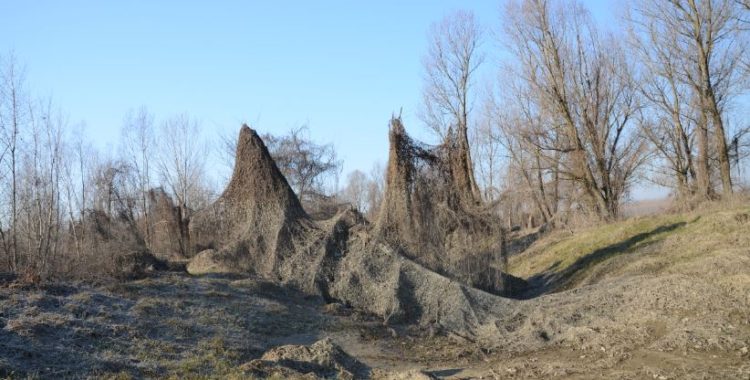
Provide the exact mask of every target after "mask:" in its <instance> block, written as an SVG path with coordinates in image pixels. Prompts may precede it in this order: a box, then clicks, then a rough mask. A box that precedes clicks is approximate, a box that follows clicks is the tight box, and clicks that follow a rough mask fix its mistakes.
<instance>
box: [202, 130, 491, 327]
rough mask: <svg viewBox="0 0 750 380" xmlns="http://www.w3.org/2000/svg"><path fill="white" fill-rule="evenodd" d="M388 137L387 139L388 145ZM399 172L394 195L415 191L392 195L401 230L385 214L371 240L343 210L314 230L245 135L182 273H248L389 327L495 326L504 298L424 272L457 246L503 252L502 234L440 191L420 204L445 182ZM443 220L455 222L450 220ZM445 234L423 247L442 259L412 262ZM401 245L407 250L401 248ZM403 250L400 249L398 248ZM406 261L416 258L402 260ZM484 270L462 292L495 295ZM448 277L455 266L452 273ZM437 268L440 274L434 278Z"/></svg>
mask: <svg viewBox="0 0 750 380" xmlns="http://www.w3.org/2000/svg"><path fill="white" fill-rule="evenodd" d="M398 123H399V124H398V125H400V122H398ZM394 130H395V128H394ZM394 136H396V135H395V134H394V132H392V138H393V137H394ZM398 136H405V134H403V133H402V134H399V135H398ZM398 146H401V145H397V148H396V149H400V148H398ZM392 150H393V148H392ZM436 157H437V156H436ZM394 159H395V163H394V165H398V164H402V163H405V165H412V163H411V161H404V160H405V159H403V157H402V156H401V155H399V156H396V157H395V158H394ZM405 170H407V171H408V172H404V173H401V172H399V173H400V174H403V176H400V177H396V174H395V173H394V174H393V175H392V176H391V185H392V187H393V189H394V190H393V191H396V190H395V188H396V187H397V186H398V184H401V185H403V186H402V190H404V189H406V190H407V191H408V189H410V188H412V186H411V185H409V184H405V185H404V182H398V181H400V180H408V181H411V180H412V179H418V180H417V181H416V183H418V185H416V187H417V188H418V189H419V191H416V192H413V193H409V194H405V195H403V196H401V197H399V196H397V195H391V200H390V201H389V203H387V205H386V206H385V207H386V209H389V208H393V209H394V210H395V209H396V208H398V207H399V206H398V204H397V203H394V202H400V201H402V200H403V201H404V202H410V203H409V204H410V205H411V206H408V207H407V208H406V210H407V212H409V213H410V214H409V215H408V216H405V219H403V220H401V221H398V220H396V219H395V218H397V217H401V216H402V215H398V214H395V211H394V212H386V213H385V214H386V215H387V216H386V217H384V219H382V220H381V221H379V223H378V228H380V229H379V231H381V233H375V234H373V233H372V230H371V228H370V227H369V226H368V225H367V224H366V222H365V221H364V218H363V217H362V216H361V215H360V214H359V213H358V212H356V211H355V210H345V211H343V212H341V213H339V214H338V215H337V216H336V217H334V218H333V219H331V220H328V221H325V222H321V223H314V222H313V221H312V220H311V219H310V218H309V217H308V216H307V214H306V213H305V212H304V210H303V209H302V207H301V205H300V203H299V201H298V199H297V197H296V196H295V194H294V192H293V191H292V190H291V188H290V187H289V185H288V183H287V181H286V180H285V179H284V177H283V175H282V174H281V173H280V171H279V170H278V168H277V167H276V165H275V163H274V161H273V159H272V158H271V156H270V154H269V152H268V150H267V149H266V147H265V145H264V144H263V142H262V141H261V139H260V137H259V136H258V134H257V133H255V131H253V130H251V129H250V128H248V127H247V126H243V128H242V130H241V132H240V139H239V143H238V146H237V160H236V167H235V170H234V174H233V176H232V179H231V181H230V183H229V185H228V187H227V189H226V190H225V192H224V194H223V195H222V196H221V197H220V198H219V200H218V201H217V202H216V203H215V204H214V205H212V206H211V207H209V208H208V210H206V211H203V212H201V213H199V214H198V215H196V216H195V217H194V219H193V221H192V222H191V238H192V239H193V243H194V245H195V246H196V247H197V249H198V250H204V252H201V253H199V254H198V255H197V256H196V257H195V258H194V260H193V262H192V263H191V264H190V266H189V269H190V270H191V272H193V273H204V272H217V271H218V272H224V271H229V272H252V273H256V274H259V275H262V276H264V277H266V278H269V279H272V280H274V281H279V282H281V283H283V284H286V285H288V286H291V287H295V288H297V289H300V290H302V291H305V292H307V293H312V294H317V295H321V296H323V297H324V298H326V299H327V300H329V301H338V302H342V303H344V304H348V305H351V306H355V307H357V308H358V309H360V310H365V311H368V312H371V313H374V314H376V315H379V316H381V317H382V318H384V319H385V320H386V321H388V322H394V323H418V324H420V325H430V326H434V327H436V328H440V329H442V328H444V329H447V330H450V331H465V332H471V333H476V332H479V331H480V330H481V329H482V327H483V326H490V325H492V323H491V319H492V318H489V315H490V313H489V312H490V311H496V310H497V308H498V307H502V305H503V302H502V299H500V298H497V297H494V296H491V295H489V294H486V293H483V292H481V291H478V290H475V289H472V288H471V287H470V286H465V285H463V284H462V283H461V282H460V281H459V282H457V281H454V280H452V279H451V278H450V277H453V278H458V279H463V278H462V277H460V276H454V274H455V272H454V271H451V270H445V269H446V268H444V267H436V266H435V265H433V267H432V268H430V267H429V265H428V264H435V263H438V262H440V261H441V259H444V258H447V257H451V258H454V256H455V257H457V256H458V255H459V252H460V253H461V254H463V253H467V254H468V252H467V251H466V249H464V248H461V247H463V246H466V247H469V248H467V249H471V248H477V247H484V248H485V250H484V251H479V248H477V250H478V251H479V252H480V253H482V254H484V253H487V252H492V253H497V252H499V250H500V248H501V247H500V245H501V240H502V239H501V235H499V234H492V232H493V231H494V230H492V229H491V227H490V224H489V220H485V219H481V218H479V217H477V218H472V215H473V214H471V213H470V212H468V211H466V210H465V209H463V208H459V207H458V206H455V207H453V206H450V205H457V204H458V203H453V197H455V196H458V195H459V194H458V193H456V192H450V191H449V192H446V193H444V194H445V198H434V197H433V198H430V197H429V196H427V194H426V193H425V192H424V191H426V190H427V189H428V188H430V187H432V188H435V189H439V188H445V187H446V186H443V185H435V186H430V183H429V181H430V180H431V179H434V180H435V181H448V180H449V179H450V176H449V175H448V176H445V175H441V176H437V177H434V178H433V177H429V176H425V174H427V175H429V173H422V172H420V173H419V175H418V176H416V175H414V174H415V172H414V170H413V168H406V169H405ZM433 174H435V173H433ZM436 175H437V174H436ZM404 176H406V177H404ZM419 197H422V198H420V201H419V202H417V201H414V200H415V199H417V198H419ZM435 200H439V201H440V202H442V203H440V204H437V205H436V206H435V207H437V208H442V209H439V210H437V211H435V210H433V209H430V211H429V212H430V213H431V214H419V215H416V214H415V213H417V212H418V211H419V210H420V209H421V208H423V207H427V206H428V205H429V204H431V203H432V201H435ZM412 201H414V202H413V203H412ZM446 202H447V204H448V205H446ZM457 202H462V201H457ZM449 214H450V215H453V216H451V217H449V216H448V215H449ZM430 217H436V218H437V219H438V220H437V221H436V222H435V224H429V225H428V226H427V227H425V226H423V225H422V224H420V225H418V226H417V227H418V228H420V229H419V230H418V233H419V235H418V238H417V240H408V241H405V240H400V239H398V238H396V236H400V237H406V236H407V235H408V233H409V230H407V229H406V228H407V227H402V226H407V225H412V224H413V223H414V222H418V221H423V220H425V219H424V218H430ZM417 218H422V219H417ZM437 223H445V224H449V223H450V224H449V227H448V228H449V229H450V230H448V231H445V230H441V229H438V227H437ZM497 232H498V233H500V232H501V231H497ZM443 233H445V234H446V235H447V237H446V238H439V244H438V245H430V247H433V248H435V249H437V250H439V251H440V252H445V253H439V254H437V256H435V257H434V260H432V258H431V259H430V260H418V261H413V260H412V258H421V257H422V256H421V255H420V254H423V253H424V252H426V250H425V249H421V250H418V251H417V250H416V247H418V242H419V241H422V242H423V243H424V244H428V242H430V241H431V240H430V239H434V238H435V235H434V234H443ZM480 237H484V239H480ZM480 240H481V241H480ZM404 242H407V243H408V245H406V246H404V245H403V244H402V243H404ZM483 243H486V245H484V246H483V245H482V244H483ZM394 247H397V248H394ZM404 247H406V249H402V248H404ZM409 247H411V248H413V249H414V250H410V249H408V248H409ZM207 249H212V250H208V251H206V250H207ZM411 252H418V253H419V254H417V255H414V254H409V253H411ZM405 255H406V256H407V257H404V256H405ZM451 255H454V256H451ZM456 262H458V261H457V260H454V261H452V263H456ZM482 264H483V265H484V266H482V267H481V269H483V270H479V269H480V268H472V269H473V270H474V271H476V272H481V273H486V272H490V273H492V274H493V277H492V278H490V280H488V281H484V282H478V281H471V282H469V283H470V284H474V283H478V284H482V285H486V287H487V288H489V289H491V290H495V291H497V290H498V289H501V288H502V286H501V285H499V284H501V283H502V279H503V277H502V275H501V272H500V271H499V270H496V269H492V268H491V266H490V265H489V263H487V262H484V263H482ZM450 268H452V269H455V268H459V267H458V266H457V265H455V264H454V265H453V266H452V267H450ZM436 269H438V270H440V272H441V273H443V274H439V273H437V272H435V271H434V270H436ZM488 269H490V271H488ZM445 275H448V277H446V276H445ZM470 280H472V279H470Z"/></svg>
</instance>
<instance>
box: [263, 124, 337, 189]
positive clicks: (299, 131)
mask: <svg viewBox="0 0 750 380" xmlns="http://www.w3.org/2000/svg"><path fill="white" fill-rule="evenodd" d="M308 132H309V130H308V128H307V126H304V125H303V126H301V127H298V128H293V129H291V130H290V131H289V133H288V134H286V135H283V136H274V135H271V134H265V135H264V136H263V141H264V142H265V143H266V146H268V150H269V152H270V153H271V156H272V157H273V159H274V160H275V161H276V165H277V166H278V167H279V170H281V173H282V174H284V176H285V177H286V179H287V181H289V185H290V186H291V187H292V189H293V190H294V191H295V192H296V193H297V195H298V196H299V197H300V199H301V200H302V201H303V202H310V201H312V200H315V199H317V198H319V197H321V196H325V195H326V193H328V191H326V189H325V186H326V184H328V183H329V182H330V180H331V179H332V177H334V176H337V175H338V173H339V171H340V169H341V161H339V160H338V158H337V157H336V150H335V149H334V146H333V145H332V144H317V143H315V142H314V141H312V140H311V139H310V137H309V135H308Z"/></svg>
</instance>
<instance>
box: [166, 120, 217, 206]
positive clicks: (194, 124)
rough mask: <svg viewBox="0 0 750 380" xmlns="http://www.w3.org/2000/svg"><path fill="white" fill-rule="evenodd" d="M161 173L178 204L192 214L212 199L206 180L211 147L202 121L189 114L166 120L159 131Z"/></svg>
mask: <svg viewBox="0 0 750 380" xmlns="http://www.w3.org/2000/svg"><path fill="white" fill-rule="evenodd" d="M159 139H160V144H161V145H160V146H161V147H162V149H161V157H160V160H159V174H160V177H161V181H162V184H163V185H164V186H165V187H166V188H167V189H168V190H169V191H170V192H171V194H172V196H173V197H174V198H175V201H176V202H177V204H178V206H179V207H180V208H182V209H183V211H184V212H185V214H184V215H188V210H197V209H200V208H202V207H203V206H205V205H206V204H207V203H208V201H209V195H208V194H207V191H208V189H207V185H206V180H205V163H206V154H207V147H206V144H205V141H204V140H203V139H202V136H201V130H200V124H199V123H198V121H196V120H194V119H191V118H190V116H188V115H187V114H180V115H176V116H174V117H172V118H170V119H168V120H166V121H165V122H164V123H163V124H162V126H161V130H160V134H159Z"/></svg>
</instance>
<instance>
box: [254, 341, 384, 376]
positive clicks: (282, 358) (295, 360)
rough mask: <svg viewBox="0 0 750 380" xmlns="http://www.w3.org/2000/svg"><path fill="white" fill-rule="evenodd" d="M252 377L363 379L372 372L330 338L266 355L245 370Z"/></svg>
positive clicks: (278, 349)
mask: <svg viewBox="0 0 750 380" xmlns="http://www.w3.org/2000/svg"><path fill="white" fill-rule="evenodd" d="M242 369H243V370H245V371H248V372H250V373H251V374H253V375H256V376H260V377H263V378H266V377H272V376H277V377H283V378H303V377H304V378H309V377H313V378H324V379H331V378H336V379H363V378H369V377H370V368H368V367H367V366H366V365H364V364H362V362H360V361H359V360H357V359H355V358H353V357H352V356H350V355H349V354H347V353H346V352H344V350H342V349H341V347H339V346H338V345H337V344H336V343H334V342H333V341H332V340H331V339H330V338H326V339H323V340H319V341H317V342H315V343H314V344H312V345H310V346H295V345H287V346H280V347H276V348H273V349H271V350H269V351H267V352H266V353H265V354H263V356H262V357H261V358H260V359H256V360H253V361H251V362H249V363H247V364H245V365H243V367H242Z"/></svg>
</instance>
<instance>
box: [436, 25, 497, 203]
mask: <svg viewBox="0 0 750 380" xmlns="http://www.w3.org/2000/svg"><path fill="white" fill-rule="evenodd" d="M481 37H482V30H481V28H480V27H479V25H478V23H477V22H476V20H475V17H474V14H473V13H471V12H468V11H457V12H455V13H452V14H450V15H448V16H446V17H445V18H444V19H443V20H442V21H441V22H440V23H437V24H433V25H432V28H431V30H430V41H429V44H430V45H429V50H428V52H427V55H426V56H425V57H424V60H423V63H424V70H425V87H424V91H423V108H422V112H421V117H422V119H423V121H424V122H425V123H426V124H427V126H428V127H429V128H430V129H432V130H433V131H434V132H435V133H436V134H437V135H438V136H439V137H440V138H441V140H443V141H444V142H445V141H448V140H451V141H450V143H451V144H453V145H454V147H455V154H456V156H457V157H456V158H455V160H454V162H455V168H453V170H454V177H455V178H456V181H457V182H458V185H459V186H460V187H461V189H462V190H463V191H464V192H465V193H467V195H469V196H471V197H472V198H473V199H472V200H473V201H480V200H481V194H480V191H479V187H478V186H477V182H476V179H475V177H474V165H473V163H472V160H471V150H470V149H469V132H468V130H469V122H470V120H469V114H470V113H471V107H472V96H473V94H472V85H473V80H474V73H475V72H476V70H477V68H478V67H479V66H480V65H481V63H482V61H483V59H484V58H483V56H482V54H481V53H480V52H479V47H480V43H481Z"/></svg>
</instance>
